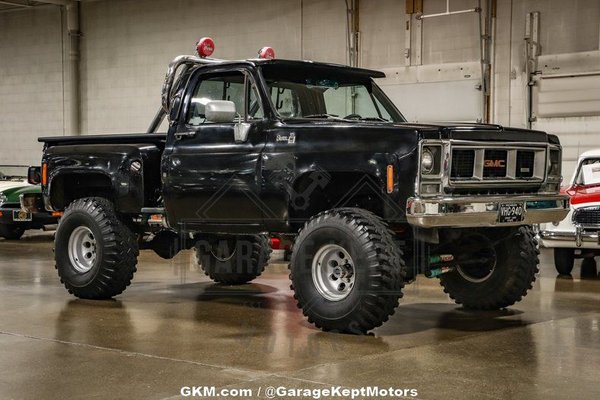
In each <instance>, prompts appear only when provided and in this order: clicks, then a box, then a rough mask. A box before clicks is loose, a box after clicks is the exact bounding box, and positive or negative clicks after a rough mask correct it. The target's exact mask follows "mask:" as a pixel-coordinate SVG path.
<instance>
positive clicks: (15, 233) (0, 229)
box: [0, 224, 25, 240]
mask: <svg viewBox="0 0 600 400" xmlns="http://www.w3.org/2000/svg"><path fill="white" fill-rule="evenodd" d="M24 233H25V229H23V228H22V227H20V226H19V225H16V224H0V237H3V238H5V239H6V240H19V239H21V237H22V236H23V234H24Z"/></svg>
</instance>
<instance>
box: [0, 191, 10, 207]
mask: <svg viewBox="0 0 600 400" xmlns="http://www.w3.org/2000/svg"><path fill="white" fill-rule="evenodd" d="M6 200H8V199H7V198H6V195H5V194H4V193H0V207H2V206H3V205H4V203H6Z"/></svg>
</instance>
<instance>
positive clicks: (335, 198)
mask: <svg viewBox="0 0 600 400" xmlns="http://www.w3.org/2000/svg"><path fill="white" fill-rule="evenodd" d="M210 47H211V43H210V41H206V40H204V41H201V42H200V43H199V45H198V49H199V57H196V56H180V57H178V58H176V59H175V60H174V61H173V62H172V63H171V64H170V66H169V68H168V72H167V76H166V80H165V84H164V86H163V93H162V108H161V110H160V111H159V113H158V114H157V116H156V118H155V119H154V121H153V122H152V124H151V126H150V128H149V130H148V131H149V132H148V133H145V134H133V135H130V134H127V135H105V136H79V137H48V138H41V139H40V141H41V142H43V143H44V144H45V146H44V154H43V158H42V164H41V167H32V176H35V175H36V174H39V175H40V176H41V181H42V182H41V183H42V187H43V194H44V200H45V207H46V208H47V209H48V210H52V211H64V215H63V217H62V219H61V221H60V224H59V227H58V231H57V234H56V243H55V258H56V268H57V270H58V274H59V276H60V279H61V281H62V282H63V283H64V285H65V286H66V288H67V290H68V291H69V292H70V293H72V294H74V295H75V296H78V297H82V298H90V299H104V298H110V297H112V296H116V295H118V294H120V293H121V292H123V291H124V290H125V288H126V287H127V286H128V285H129V284H130V282H131V280H132V278H133V274H134V272H135V271H136V262H137V261H136V258H137V256H138V249H140V248H152V249H154V250H155V251H156V252H157V253H158V254H159V255H161V256H163V257H165V258H169V257H172V256H174V255H175V254H176V253H177V251H178V250H180V249H191V248H195V251H196V253H197V256H198V262H199V263H200V264H201V266H202V268H203V269H204V271H205V272H206V274H207V275H209V276H210V277H211V278H212V279H213V280H215V281H217V282H220V283H224V284H241V283H246V282H249V281H251V280H252V279H254V278H256V277H257V276H259V275H260V274H261V272H262V271H263V269H264V267H265V265H266V264H267V261H268V259H269V255H270V245H269V235H270V236H275V237H280V238H284V239H286V240H293V242H294V245H293V254H292V258H291V263H290V270H291V273H290V278H291V281H292V286H291V287H292V289H293V290H294V292H295V295H294V297H295V299H296V300H297V302H298V307H299V308H301V309H302V311H303V313H304V315H305V316H306V317H307V318H308V320H309V321H310V322H311V323H313V324H315V325H316V326H317V327H319V328H322V329H324V330H332V331H338V332H349V333H364V332H367V331H369V330H371V329H373V328H375V327H377V326H379V325H381V324H382V323H383V322H385V321H387V319H388V317H389V316H390V315H391V314H393V312H394V309H395V308H396V307H397V306H398V301H399V299H400V298H401V297H402V289H403V287H404V285H405V283H408V282H411V281H413V280H414V279H415V277H416V274H418V273H423V274H425V275H426V276H428V277H439V279H440V282H441V284H442V286H443V287H444V290H445V291H446V292H447V293H448V294H449V295H450V296H451V297H452V298H453V299H454V300H455V301H456V302H457V303H459V304H462V305H463V306H464V307H467V308H473V309H488V310H489V309H500V308H503V307H508V306H510V305H512V304H514V303H515V302H517V301H519V300H520V299H521V297H522V296H524V295H525V294H526V292H527V290H528V289H530V288H531V287H532V283H533V282H534V281H535V277H536V273H537V272H538V249H537V243H536V239H535V236H534V233H533V230H532V228H531V225H532V224H537V223H543V222H552V221H560V220H562V219H563V218H564V217H565V215H566V214H567V213H568V211H569V204H568V197H567V196H565V195H560V194H559V185H560V180H561V146H560V143H559V140H558V138H557V137H556V136H554V135H548V134H546V133H543V132H538V131H528V130H522V129H512V128H503V127H501V126H498V125H480V124H449V125H447V124H441V125H439V124H438V125H423V124H411V123H407V122H406V120H405V119H404V118H403V116H402V115H401V114H400V112H399V111H398V110H397V109H396V107H395V106H394V105H393V104H392V102H391V101H390V100H389V99H388V98H387V97H386V95H385V94H384V93H383V91H382V90H381V89H380V88H379V87H378V86H377V85H376V83H375V81H374V78H381V77H383V76H384V74H383V73H381V72H377V71H372V70H367V69H359V68H351V67H347V66H340V65H331V64H325V63H317V62H309V61H290V60H278V59H274V58H272V57H269V58H258V59H250V60H242V61H223V60H215V59H211V58H207V57H206V56H207V55H210V54H207V53H210V50H211V49H210ZM207 50H209V51H207ZM269 53H270V52H269V51H262V54H267V55H269ZM270 55H271V56H272V53H270ZM165 115H166V116H167V117H168V132H167V133H166V135H165V134H156V133H154V132H155V131H156V129H157V127H158V126H159V125H160V123H161V121H162V119H163V117H164V116H165ZM33 180H35V179H33Z"/></svg>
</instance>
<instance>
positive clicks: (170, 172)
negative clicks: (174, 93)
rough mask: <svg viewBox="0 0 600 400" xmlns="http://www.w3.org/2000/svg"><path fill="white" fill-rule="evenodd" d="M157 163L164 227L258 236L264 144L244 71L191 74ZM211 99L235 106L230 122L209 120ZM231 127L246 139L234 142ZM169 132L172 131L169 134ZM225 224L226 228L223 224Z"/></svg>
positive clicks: (251, 88)
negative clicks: (243, 131) (207, 112)
mask: <svg viewBox="0 0 600 400" xmlns="http://www.w3.org/2000/svg"><path fill="white" fill-rule="evenodd" d="M189 87H191V88H193V89H192V90H190V91H188V93H187V94H186V95H185V96H184V100H183V108H182V111H181V113H180V117H179V122H178V124H177V127H176V128H173V129H171V130H170V133H169V138H168V140H167V146H166V148H165V153H164V157H163V162H162V178H163V198H164V202H165V207H166V211H167V216H168V220H169V223H170V225H171V226H172V227H178V228H179V229H182V230H190V231H204V232H219V231H223V230H225V231H228V232H231V231H236V230H237V231H239V232H259V231H260V229H261V227H262V225H263V215H264V210H263V206H262V202H261V201H260V182H259V179H260V173H259V171H260V165H259V164H260V155H261V152H262V150H263V148H264V146H265V134H264V129H263V128H262V125H263V115H264V113H263V109H264V108H263V107H262V104H261V101H260V97H259V96H258V94H257V90H256V87H255V85H254V82H253V80H252V77H251V75H250V74H249V73H248V72H247V71H244V70H239V71H234V72H232V71H231V70H228V71H227V72H220V73H210V72H209V73H201V74H197V75H196V76H193V77H192V79H191V80H190V85H189ZM212 100H228V101H232V102H233V103H234V104H235V108H236V113H238V117H236V118H235V120H234V121H233V122H224V123H222V122H209V121H207V120H206V118H205V106H206V104H207V103H208V102H209V101H212ZM236 129H246V130H247V133H248V135H247V138H246V139H245V140H243V141H241V140H239V137H238V140H237V141H236V139H235V137H234V132H235V130H236ZM173 131H174V132H173ZM224 225H227V229H223V226H224Z"/></svg>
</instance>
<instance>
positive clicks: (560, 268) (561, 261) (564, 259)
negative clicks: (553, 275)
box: [554, 248, 575, 275]
mask: <svg viewBox="0 0 600 400" xmlns="http://www.w3.org/2000/svg"><path fill="white" fill-rule="evenodd" d="M574 264H575V250H573V249H563V248H556V249H554V266H555V267H556V271H557V272H558V273H559V274H560V275H571V272H572V271H573V265H574Z"/></svg>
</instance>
